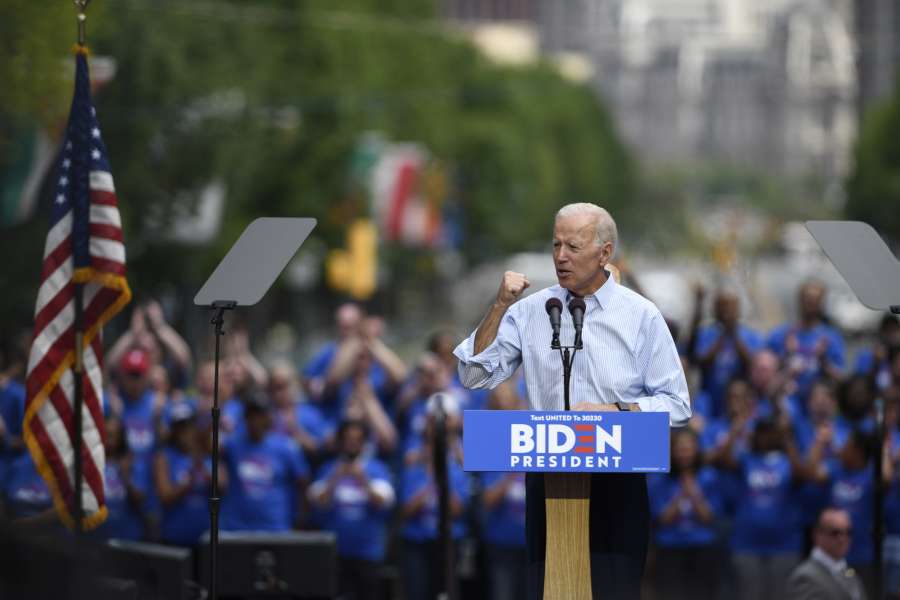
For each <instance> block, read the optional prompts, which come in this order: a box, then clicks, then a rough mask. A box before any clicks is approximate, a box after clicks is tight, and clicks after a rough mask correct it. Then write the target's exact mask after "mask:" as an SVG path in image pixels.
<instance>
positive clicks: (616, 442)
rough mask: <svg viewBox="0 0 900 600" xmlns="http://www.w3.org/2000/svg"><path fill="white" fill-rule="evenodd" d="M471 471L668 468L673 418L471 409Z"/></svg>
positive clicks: (466, 435) (467, 441)
mask: <svg viewBox="0 0 900 600" xmlns="http://www.w3.org/2000/svg"><path fill="white" fill-rule="evenodd" d="M463 456H464V459H465V470H466V471H533V472H546V471H556V472H575V471H581V472H584V471H587V472H616V473H647V472H668V470H669V415H668V414H667V413H662V412H658V413H653V412H646V413H645V412H572V411H569V412H566V411H558V412H556V411H554V412H549V411H548V412H544V411H529V410H467V411H465V413H464V415H463Z"/></svg>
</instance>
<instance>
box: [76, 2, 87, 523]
mask: <svg viewBox="0 0 900 600" xmlns="http://www.w3.org/2000/svg"><path fill="white" fill-rule="evenodd" d="M72 1H73V2H74V4H75V9H76V10H77V11H78V15H77V17H76V18H77V20H78V46H79V48H80V49H83V48H84V41H85V22H86V21H87V15H85V10H86V9H87V5H88V3H90V1H91V0H72ZM73 210H75V208H74V207H73ZM83 313H84V284H82V283H76V284H75V323H74V326H75V377H74V380H75V382H74V397H73V398H72V403H73V405H74V406H73V411H72V412H73V413H74V414H73V421H74V422H73V428H74V431H73V432H72V447H73V449H74V454H73V457H72V460H73V463H74V464H73V471H74V473H73V474H74V477H75V485H74V489H75V507H74V515H73V516H74V517H75V536H76V539H78V538H80V537H81V533H82V531H83V526H84V499H83V498H82V495H83V494H82V486H83V481H82V480H83V478H84V477H83V474H82V470H83V464H82V454H81V447H82V443H83V442H82V433H83V432H82V427H83V419H84V416H83V413H84V348H83V340H84V323H83V321H84V319H83Z"/></svg>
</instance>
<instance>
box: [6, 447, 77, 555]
mask: <svg viewBox="0 0 900 600" xmlns="http://www.w3.org/2000/svg"><path fill="white" fill-rule="evenodd" d="M3 512H4V517H5V519H6V520H8V521H11V522H12V525H13V527H14V528H15V529H19V530H21V531H22V533H23V534H24V533H25V532H28V534H29V535H31V534H33V535H39V536H47V537H50V538H52V537H58V536H61V535H64V532H65V528H64V527H63V525H62V523H61V522H60V520H59V517H58V516H57V513H56V509H55V508H54V507H53V497H52V496H51V495H50V488H48V487H47V484H46V482H45V481H44V478H43V477H41V475H40V473H38V470H37V468H36V467H35V466H34V461H33V460H32V458H31V454H30V453H29V452H28V451H22V452H20V453H19V454H18V455H17V456H16V457H15V458H14V459H13V460H12V462H11V463H10V464H9V470H8V472H7V474H6V481H5V482H4V484H3Z"/></svg>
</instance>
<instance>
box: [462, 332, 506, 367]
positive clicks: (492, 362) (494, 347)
mask: <svg viewBox="0 0 900 600" xmlns="http://www.w3.org/2000/svg"><path fill="white" fill-rule="evenodd" d="M474 351H475V334H474V333H473V334H472V335H470V336H469V337H467V338H466V339H464V340H463V341H462V342H460V344H459V346H457V347H456V349H455V350H454V351H453V355H454V356H456V358H458V359H459V361H460V362H461V363H463V364H464V365H466V366H469V365H472V364H475V365H479V366H481V367H484V369H485V370H486V371H487V372H488V373H493V372H494V371H495V370H496V369H497V365H498V364H499V363H500V343H499V342H498V341H497V339H496V338H494V341H493V342H491V343H490V344H489V345H488V347H487V348H485V349H484V350H482V351H481V352H479V353H478V354H475V353H474Z"/></svg>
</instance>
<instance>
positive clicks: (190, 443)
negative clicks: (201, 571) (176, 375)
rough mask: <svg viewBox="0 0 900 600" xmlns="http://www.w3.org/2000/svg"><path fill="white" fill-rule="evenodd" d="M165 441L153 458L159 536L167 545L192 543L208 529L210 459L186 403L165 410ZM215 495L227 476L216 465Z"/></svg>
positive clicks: (222, 489) (223, 490)
mask: <svg viewBox="0 0 900 600" xmlns="http://www.w3.org/2000/svg"><path fill="white" fill-rule="evenodd" d="M169 428H170V430H169V441H168V443H167V444H166V445H165V446H164V447H163V448H161V449H159V451H157V453H156V456H155V457H154V463H153V479H154V482H155V484H156V492H157V495H158V496H159V500H160V503H161V504H162V522H161V527H160V533H161V535H160V537H161V539H162V541H163V542H165V543H167V544H175V545H178V546H195V545H196V544H197V542H198V541H199V539H200V536H201V535H202V534H203V532H205V531H207V530H208V529H209V495H210V482H211V480H212V460H211V459H210V456H209V452H208V451H207V447H206V443H205V442H206V441H205V440H203V439H201V437H200V431H199V429H198V428H197V415H196V412H195V409H194V406H193V404H192V403H190V402H179V403H177V404H175V405H173V406H172V409H171V410H170V412H169ZM218 483H219V495H220V496H221V495H224V494H225V493H226V490H227V489H228V476H227V473H226V471H225V469H224V467H223V466H222V465H219V482H218Z"/></svg>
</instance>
